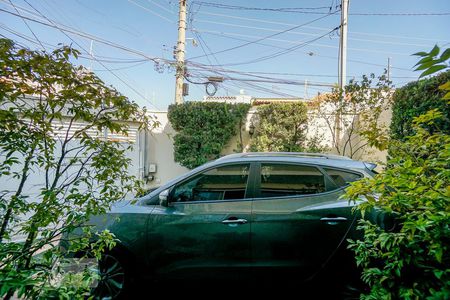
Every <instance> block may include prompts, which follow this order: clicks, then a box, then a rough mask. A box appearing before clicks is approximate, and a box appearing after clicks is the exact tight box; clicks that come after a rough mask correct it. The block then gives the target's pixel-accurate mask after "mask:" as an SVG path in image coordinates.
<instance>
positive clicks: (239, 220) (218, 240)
mask: <svg viewBox="0 0 450 300" xmlns="http://www.w3.org/2000/svg"><path fill="white" fill-rule="evenodd" d="M250 166H251V165H250V164H249V163H245V164H242V163H238V164H226V165H221V166H217V167H211V168H209V169H207V170H205V171H202V172H200V173H198V174H195V175H193V176H191V177H189V178H187V179H185V180H183V181H182V182H179V183H177V184H175V185H174V186H173V187H172V188H171V191H170V196H169V199H170V200H169V201H170V203H169V205H168V207H166V208H163V209H160V210H157V211H156V212H155V213H153V214H152V216H151V219H150V222H149V227H148V241H149V247H150V248H149V251H150V253H151V255H153V259H152V261H153V262H152V263H153V267H155V268H156V270H157V272H158V275H161V276H163V277H164V276H168V277H178V276H179V277H185V276H188V277H189V278H195V277H208V278H212V277H214V276H217V277H222V276H226V277H228V276H232V277H235V276H237V275H238V274H240V272H236V269H240V270H244V269H248V268H250V260H251V252H250V217H251V198H250V194H249V192H248V188H247V186H248V181H249V178H250V169H251V168H250ZM152 247H153V248H152Z"/></svg>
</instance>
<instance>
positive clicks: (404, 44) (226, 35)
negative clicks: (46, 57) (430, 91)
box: [0, 0, 450, 110]
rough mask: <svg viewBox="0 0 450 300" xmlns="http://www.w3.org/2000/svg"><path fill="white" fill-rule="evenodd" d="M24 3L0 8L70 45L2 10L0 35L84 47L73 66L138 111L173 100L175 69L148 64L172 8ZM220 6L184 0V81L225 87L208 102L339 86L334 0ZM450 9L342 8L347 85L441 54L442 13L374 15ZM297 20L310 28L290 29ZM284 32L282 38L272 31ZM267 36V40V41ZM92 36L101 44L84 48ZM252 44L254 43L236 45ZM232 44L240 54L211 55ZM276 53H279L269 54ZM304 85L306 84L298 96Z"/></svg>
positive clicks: (443, 4) (88, 1)
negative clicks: (220, 79) (218, 80)
mask: <svg viewBox="0 0 450 300" xmlns="http://www.w3.org/2000/svg"><path fill="white" fill-rule="evenodd" d="M27 1H28V2H27ZM27 1H25V0H17V1H12V3H13V4H14V6H15V8H14V7H13V6H12V5H11V2H10V1H9V0H0V8H1V9H3V10H7V11H9V12H12V13H15V14H17V11H16V9H17V10H18V11H19V13H20V15H22V16H24V17H27V18H30V19H33V20H38V21H40V22H43V23H48V24H51V25H53V26H60V25H64V26H66V27H65V28H67V29H69V30H70V32H66V34H67V35H68V36H70V38H71V39H72V40H73V41H72V40H71V39H69V38H68V36H66V35H65V34H63V33H61V32H60V31H59V30H58V29H57V28H52V27H49V26H44V25H42V24H39V23H36V22H33V21H31V20H28V21H27V22H26V23H27V24H25V23H24V22H23V20H21V19H20V18H18V17H17V16H13V15H11V14H8V13H6V12H4V11H0V14H1V19H0V34H2V35H3V36H6V37H9V38H11V39H14V40H16V41H18V42H20V43H21V44H24V45H27V46H28V47H30V48H36V49H39V48H41V46H40V45H39V44H37V43H36V41H35V37H34V36H33V34H34V35H35V36H36V37H37V38H38V39H39V40H40V41H41V43H42V44H43V46H44V47H45V48H46V49H47V50H50V49H52V47H54V46H56V45H57V44H60V43H62V44H71V43H72V44H73V46H74V47H75V48H79V49H80V48H82V49H84V50H85V51H87V52H89V49H90V48H91V45H92V53H93V55H94V57H95V59H97V60H100V61H101V63H99V62H98V61H96V60H93V59H92V58H91V57H90V56H89V55H88V54H87V53H85V54H84V55H83V56H84V57H85V58H80V59H79V60H78V61H76V62H75V63H76V64H83V65H85V66H86V67H89V68H91V69H92V70H94V71H95V72H96V73H97V74H98V75H99V76H100V77H101V78H102V79H103V80H104V81H105V82H106V83H107V84H110V85H113V86H114V87H116V88H117V89H118V90H119V91H120V92H121V93H123V94H124V95H126V96H128V97H129V98H130V99H132V100H134V101H136V102H137V103H139V104H140V105H142V106H147V107H148V108H150V109H162V110H165V109H166V108H167V106H168V105H169V104H171V103H173V102H174V82H175V77H174V72H173V68H170V67H169V64H164V63H160V64H159V65H157V64H155V62H154V61H155V60H156V61H157V62H158V61H159V62H164V61H165V62H167V61H168V60H172V59H173V58H172V51H173V46H174V45H175V44H176V40H177V19H178V1H176V0H114V1H106V0H73V1H61V0H59V1H58V0H27ZM222 2H223V1H222ZM222 2H220V1H218V0H207V1H204V2H201V1H189V0H188V4H189V9H190V10H189V12H190V13H189V30H188V31H187V37H188V38H192V39H195V41H196V44H197V46H194V45H193V43H192V39H189V40H188V41H187V47H186V53H187V54H186V57H187V59H188V61H190V62H191V65H190V67H189V68H188V74H189V75H190V77H189V78H190V80H191V81H192V82H197V83H202V82H205V80H206V79H205V78H206V77H207V76H212V75H218V74H221V75H224V76H226V78H228V80H226V81H225V82H224V83H222V84H220V85H219V87H218V91H217V93H216V95H218V96H220V95H235V94H237V93H239V91H240V90H241V89H243V90H244V91H245V93H246V94H249V95H252V96H260V97H271V96H272V97H280V96H286V97H288V96H296V97H305V96H308V97H311V96H314V95H316V94H317V92H319V91H320V92H324V91H327V90H328V89H329V88H328V87H327V86H326V85H331V84H334V83H336V82H337V65H338V60H337V56H338V41H339V37H338V35H337V33H336V32H333V33H331V34H328V32H330V31H332V29H334V28H336V27H337V26H339V22H340V13H339V12H336V13H335V14H329V15H327V14H324V13H328V12H329V11H330V9H329V7H332V10H331V11H335V8H336V2H337V1H336V0H334V1H332V0H326V1H325V0H316V1H298V0H296V1H294V0H280V1H244V0H241V1H236V0H230V1H226V4H227V5H235V6H241V7H242V6H243V7H253V8H254V7H259V8H304V9H303V10H301V12H306V13H292V12H279V11H273V10H272V11H271V10H253V9H252V10H247V9H242V8H241V9H225V8H223V7H218V5H214V4H222ZM211 3H212V4H211ZM223 3H225V2H223ZM448 4H449V2H448V0H428V1H423V0H422V1H419V0H396V1H393V0H390V1H387V0H379V1H369V0H359V1H356V0H353V1H350V7H349V13H350V16H349V25H348V31H349V34H348V37H349V39H348V69H347V75H348V77H347V79H351V78H356V79H358V78H360V76H361V75H362V74H369V73H375V74H381V73H382V72H383V69H384V68H385V67H386V66H387V59H388V57H390V58H391V67H392V68H391V76H392V80H393V82H394V84H395V85H396V86H402V85H403V84H405V83H406V82H408V81H412V80H414V79H415V78H417V76H418V73H417V72H413V71H412V67H413V65H414V64H415V62H416V61H417V59H416V58H415V57H412V56H411V54H412V53H414V52H418V51H424V50H430V49H431V48H432V47H433V45H434V44H438V45H440V46H444V47H449V45H450V44H449V43H450V31H449V30H448V28H450V15H440V16H423V15H422V16H417V15H373V14H376V13H391V14H396V13H400V14H406V13H411V14H417V13H422V14H426V13H446V12H450V7H449V6H448ZM219 6H220V5H219ZM312 8H314V9H312ZM41 14H42V15H44V16H42V15H41ZM361 14H362V15H361ZM365 14H371V15H365ZM319 18H320V19H319ZM314 20H315V21H314ZM305 23H310V24H308V25H305V26H301V27H298V28H296V29H293V30H288V29H292V28H293V27H295V26H298V25H301V24H305ZM27 25H28V26H29V27H30V28H31V30H32V31H33V33H32V32H31V31H30V29H29V28H28V27H27ZM282 31H286V32H285V33H282V34H280V32H282ZM75 33H77V34H75ZM80 34H81V35H83V36H84V37H82V36H80ZM88 35H92V36H93V37H91V38H89V36H88ZM270 35H273V36H272V37H270V38H267V37H268V36H270ZM86 36H87V37H86ZM319 37H321V38H320V39H319ZM262 38H266V39H264V40H260V39H262ZM316 38H317V40H316V41H314V42H311V41H312V40H314V39H316ZM92 39H101V40H102V41H103V42H104V43H102V42H99V41H93V42H92V43H91V40H92ZM33 40H34V42H33ZM256 40H260V41H259V42H257V43H251V44H249V45H247V46H242V47H238V46H241V45H242V44H245V43H248V42H251V41H253V42H254V41H256ZM74 41H75V42H74ZM105 43H106V44H105ZM107 44H110V45H107ZM111 44H112V45H114V46H115V47H113V46H111ZM117 47H119V48H123V49H118V48H117ZM233 47H238V48H236V49H235V50H230V51H225V52H222V53H217V54H215V55H210V53H211V52H212V53H216V52H220V51H222V50H224V49H229V48H233ZM289 48H291V50H294V49H296V48H298V49H296V50H295V51H286V52H287V53H284V54H282V55H281V53H280V51H284V50H285V49H289ZM124 49H125V50H124ZM84 50H82V51H83V52H84ZM205 53H206V54H208V55H207V56H206V55H205ZM274 54H277V55H278V56H276V57H273V56H274ZM196 57H198V58H196ZM190 58H192V59H191V60H190ZM261 58H264V59H261ZM151 59H153V60H151ZM252 60H256V62H252ZM158 66H159V70H157V69H158ZM217 72H218V73H217ZM243 73H245V74H243ZM305 80H307V82H308V83H309V84H308V85H307V88H306V90H305V85H304V81H305ZM267 81H270V82H267ZM273 81H275V82H273ZM283 83H287V84H283ZM305 92H306V94H305ZM204 95H205V87H204V85H201V84H192V83H191V84H190V95H189V96H187V97H185V100H186V101H190V100H199V99H202V97H203V96H204Z"/></svg>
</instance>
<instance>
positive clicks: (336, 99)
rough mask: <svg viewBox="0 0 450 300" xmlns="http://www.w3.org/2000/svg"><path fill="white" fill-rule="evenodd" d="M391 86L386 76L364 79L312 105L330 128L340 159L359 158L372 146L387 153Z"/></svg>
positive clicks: (352, 81) (315, 113)
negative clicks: (385, 114)
mask: <svg viewBox="0 0 450 300" xmlns="http://www.w3.org/2000/svg"><path fill="white" fill-rule="evenodd" d="M391 90H392V86H391V82H390V81H389V80H388V79H387V77H386V74H383V75H381V76H379V77H375V75H374V74H371V75H370V76H366V75H364V76H363V77H362V80H361V81H356V80H354V79H352V80H350V82H349V83H348V84H347V85H346V86H345V87H344V89H341V88H338V87H335V88H333V89H332V91H331V93H329V94H324V95H320V96H318V97H317V99H316V101H314V102H313V103H312V105H311V106H312V112H313V113H314V115H315V116H316V118H317V119H319V120H322V121H323V122H324V123H325V124H326V128H327V129H328V131H329V133H330V135H331V137H332V144H333V149H334V150H335V151H336V152H337V153H338V154H340V155H346V156H349V157H351V158H355V157H356V158H357V157H359V156H360V155H361V154H362V153H363V152H364V151H365V150H366V148H367V146H372V147H375V148H377V149H380V150H384V149H386V147H387V143H388V128H387V127H386V124H384V123H383V122H381V115H382V113H383V112H384V111H386V110H388V109H389V105H390V102H391V94H392V92H391Z"/></svg>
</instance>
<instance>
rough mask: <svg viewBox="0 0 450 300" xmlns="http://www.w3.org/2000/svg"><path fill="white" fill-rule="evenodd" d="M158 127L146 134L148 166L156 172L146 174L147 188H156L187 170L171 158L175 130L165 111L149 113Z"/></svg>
mask: <svg viewBox="0 0 450 300" xmlns="http://www.w3.org/2000/svg"><path fill="white" fill-rule="evenodd" d="M150 114H151V115H154V116H155V117H156V119H157V121H159V122H160V125H159V126H158V127H157V128H156V129H154V130H152V132H149V133H148V135H147V136H148V143H147V148H146V151H147V155H148V156H147V159H148V164H153V165H154V166H155V167H156V172H148V174H149V175H150V177H149V178H148V180H147V185H146V186H147V187H148V188H155V187H158V186H160V185H162V184H164V183H166V182H167V181H169V180H171V179H173V178H174V177H176V176H178V175H181V174H184V173H186V172H187V171H189V169H187V168H185V167H183V166H181V165H180V164H178V163H176V162H175V160H174V156H173V136H174V135H175V130H173V128H172V126H171V125H170V123H169V120H168V119H167V111H161V112H151V113H150Z"/></svg>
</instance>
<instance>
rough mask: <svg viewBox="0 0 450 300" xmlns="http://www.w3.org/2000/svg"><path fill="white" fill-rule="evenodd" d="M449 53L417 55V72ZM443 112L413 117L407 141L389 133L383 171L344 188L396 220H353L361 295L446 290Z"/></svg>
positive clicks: (447, 176) (448, 149)
mask: <svg viewBox="0 0 450 300" xmlns="http://www.w3.org/2000/svg"><path fill="white" fill-rule="evenodd" d="M430 53H431V54H427V53H425V52H421V53H418V55H419V56H422V57H427V56H430V55H431V56H432V57H434V56H436V55H437V54H438V53H439V48H437V50H436V47H435V48H433V50H432V51H431V52H430ZM444 53H448V51H445V52H444ZM441 57H442V55H441ZM444 57H445V56H444ZM449 58H450V55H447V58H446V60H448V59H449ZM446 60H433V61H432V63H428V62H429V61H427V60H425V61H424V60H423V59H422V60H421V61H419V63H418V65H419V69H420V70H424V72H423V73H422V76H425V75H431V74H433V73H435V72H437V71H439V70H442V69H443V68H441V67H440V68H435V67H434V66H435V65H442V64H443V63H445V61H446ZM448 83H450V81H447V82H446V83H444V84H441V86H440V88H441V89H446V87H447V86H448ZM441 101H444V102H445V99H442V100H441ZM443 118H445V116H444V114H443V113H442V112H441V111H439V110H438V109H431V110H429V111H428V112H426V113H424V114H421V115H420V116H418V117H415V118H414V119H413V121H412V125H411V127H412V132H413V134H412V135H410V136H408V137H406V138H405V139H404V142H402V141H399V140H392V143H393V145H392V147H390V148H391V152H392V157H393V158H392V159H390V161H389V163H388V165H389V168H388V169H387V170H386V172H385V173H383V174H379V175H377V176H375V178H373V179H366V180H362V181H359V182H355V183H353V184H352V185H351V187H349V188H348V190H347V193H346V196H347V197H349V198H350V199H351V200H353V201H357V200H360V199H361V198H363V199H365V200H367V201H366V202H363V203H362V204H360V205H359V206H358V207H357V208H358V209H359V210H361V212H362V214H363V216H364V214H365V212H367V211H369V210H372V211H373V210H377V211H379V212H381V214H385V215H390V216H391V218H393V220H394V224H396V226H395V227H394V228H393V229H392V228H391V229H390V230H389V229H388V228H385V227H384V226H381V224H378V223H372V222H371V221H370V220H361V221H360V223H359V227H358V228H359V229H360V230H362V231H363V232H364V238H363V239H362V240H360V241H350V246H349V247H350V248H351V249H353V251H354V252H355V254H356V261H357V264H358V265H359V266H361V267H362V268H363V272H362V279H363V281H364V282H365V283H366V284H368V285H369V287H370V290H369V292H368V293H367V294H365V295H361V299H449V298H450V254H449V253H450V135H449V133H448V130H444V129H443V128H442V126H441V124H442V119H443Z"/></svg>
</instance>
